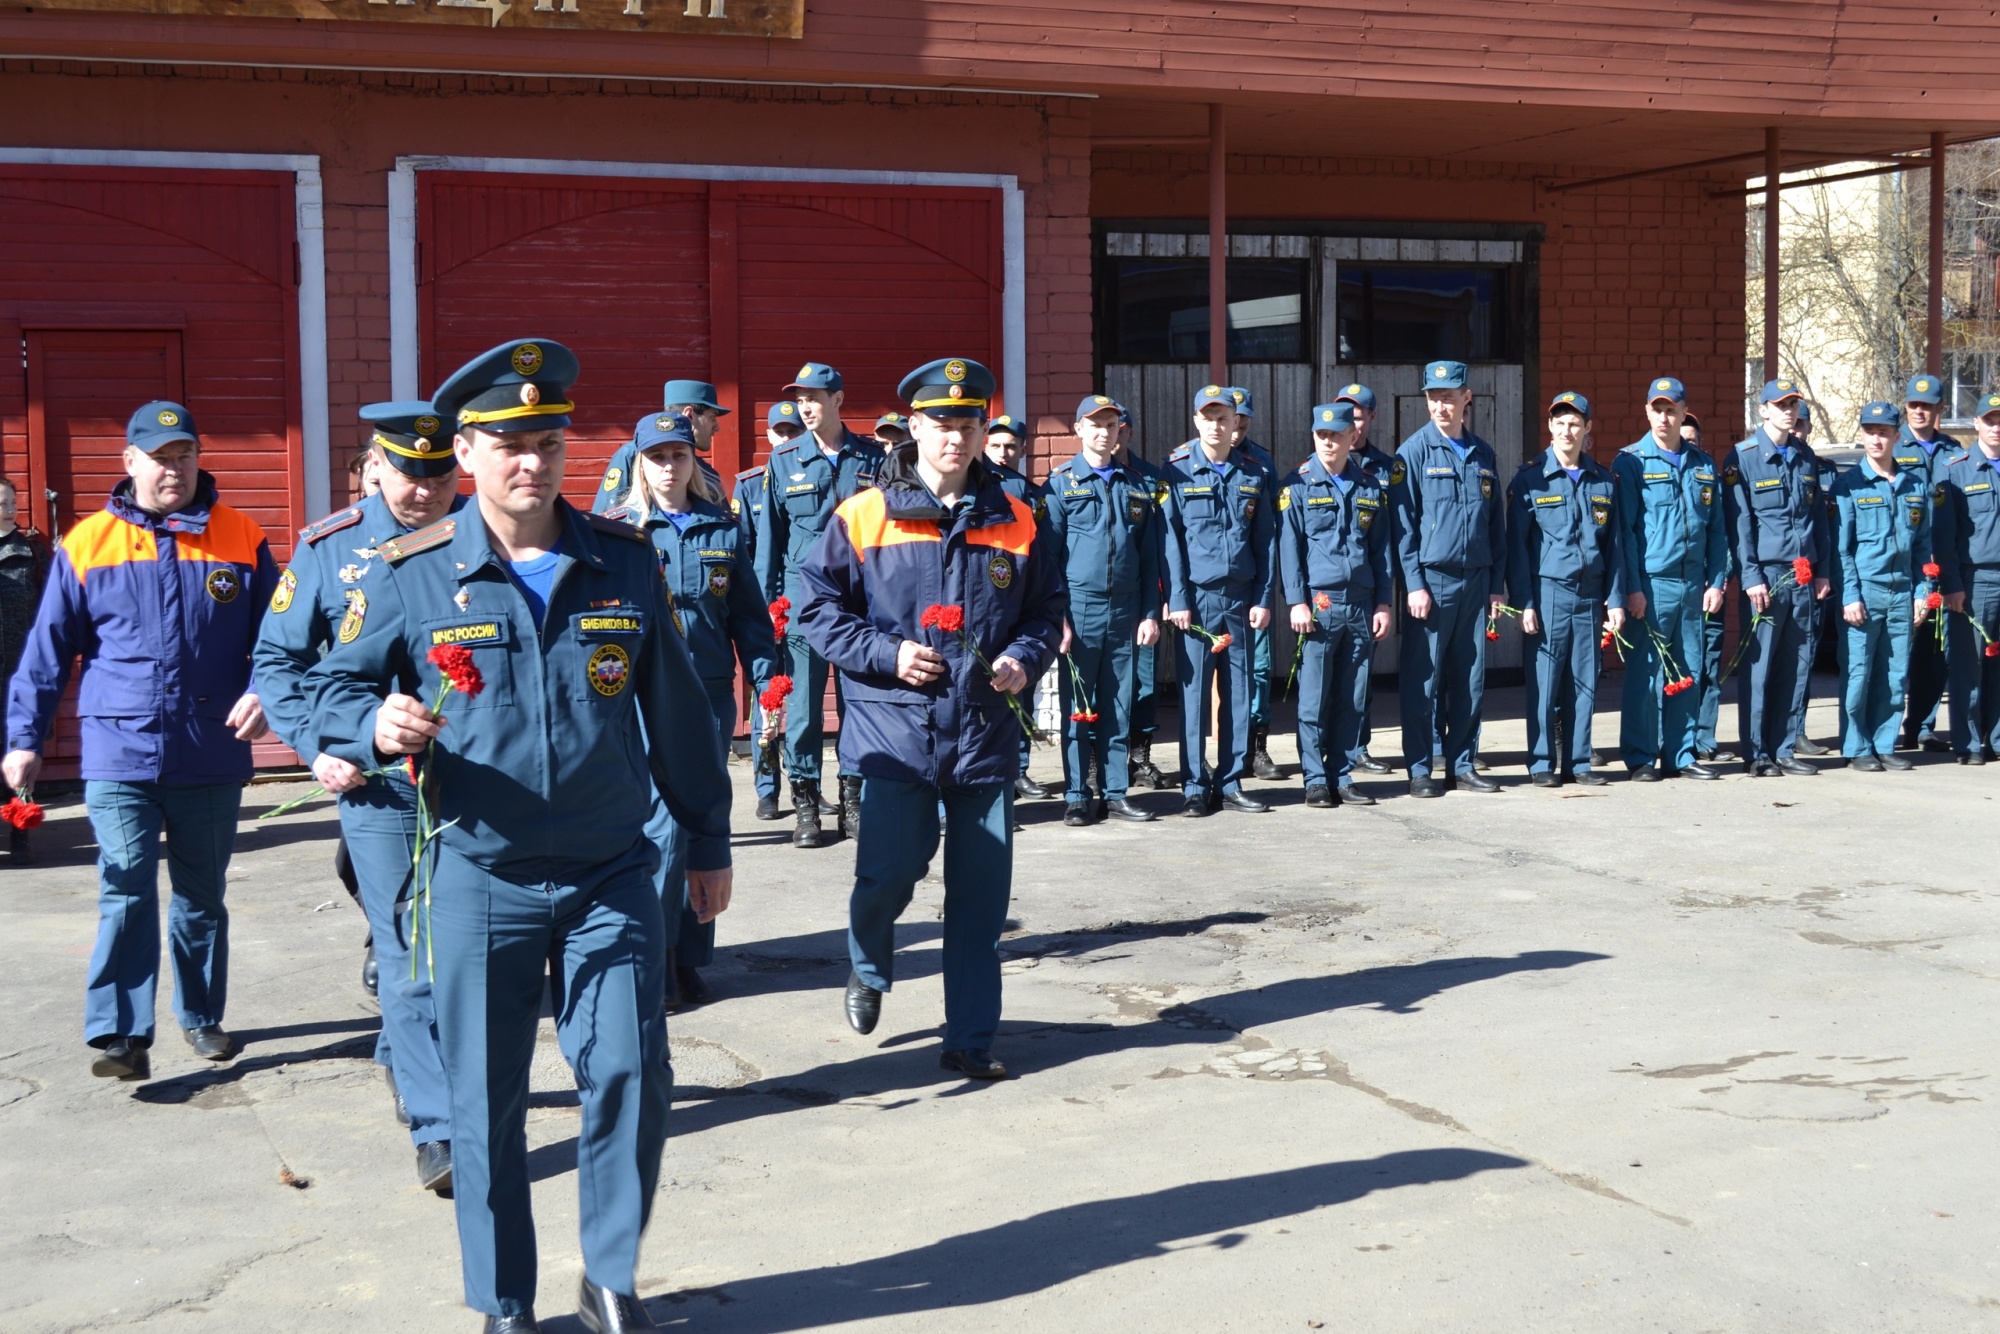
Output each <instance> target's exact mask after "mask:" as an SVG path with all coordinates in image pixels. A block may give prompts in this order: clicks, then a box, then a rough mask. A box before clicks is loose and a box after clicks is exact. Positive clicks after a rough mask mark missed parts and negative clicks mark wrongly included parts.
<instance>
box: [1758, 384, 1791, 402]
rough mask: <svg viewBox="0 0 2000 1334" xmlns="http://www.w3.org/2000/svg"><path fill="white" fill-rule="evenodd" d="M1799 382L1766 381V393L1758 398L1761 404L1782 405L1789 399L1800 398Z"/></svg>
mask: <svg viewBox="0 0 2000 1334" xmlns="http://www.w3.org/2000/svg"><path fill="white" fill-rule="evenodd" d="M1799 397H1800V394H1799V382H1798V381H1797V380H1766V381H1764V392H1763V393H1762V394H1761V395H1759V396H1758V399H1757V401H1758V402H1759V403H1782V402H1784V401H1785V400H1786V399H1788V398H1799Z"/></svg>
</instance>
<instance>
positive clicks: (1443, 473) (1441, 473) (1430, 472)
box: [1424, 468, 1458, 477]
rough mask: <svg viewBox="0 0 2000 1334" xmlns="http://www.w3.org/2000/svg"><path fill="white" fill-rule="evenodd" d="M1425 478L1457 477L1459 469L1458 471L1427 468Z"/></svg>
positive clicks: (1454, 469)
mask: <svg viewBox="0 0 2000 1334" xmlns="http://www.w3.org/2000/svg"><path fill="white" fill-rule="evenodd" d="M1424 476H1426V477H1456V476H1458V469H1456V468H1426V469H1424Z"/></svg>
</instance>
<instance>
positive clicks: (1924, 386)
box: [1917, 380, 1931, 394]
mask: <svg viewBox="0 0 2000 1334" xmlns="http://www.w3.org/2000/svg"><path fill="white" fill-rule="evenodd" d="M1930 391H1931V382H1930V381H1929V380H1919V381H1917V392H1918V393H1920V394H1928V393H1929V392H1930Z"/></svg>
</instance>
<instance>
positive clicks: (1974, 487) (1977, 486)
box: [1960, 482, 1993, 495]
mask: <svg viewBox="0 0 2000 1334" xmlns="http://www.w3.org/2000/svg"><path fill="white" fill-rule="evenodd" d="M1960 489H1961V490H1962V491H1964V492H1965V493H1966V494H1967V495H1971V494H1972V493H1973V492H1974V491H1991V490H1992V489H1993V483H1991V482H1973V483H1972V484H1971V485H1969V486H1965V487H1961V488H1960Z"/></svg>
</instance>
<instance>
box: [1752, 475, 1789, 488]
mask: <svg viewBox="0 0 2000 1334" xmlns="http://www.w3.org/2000/svg"><path fill="white" fill-rule="evenodd" d="M1784 484H1785V479H1784V478H1782V477H1766V478H1763V479H1762V480H1760V481H1755V482H1752V483H1750V489H1751V490H1753V491H1767V490H1769V489H1770V488H1772V487H1774V486H1783V485H1784Z"/></svg>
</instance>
